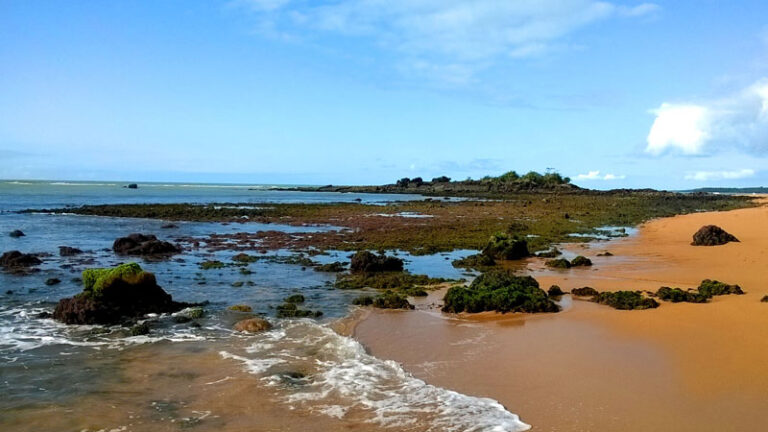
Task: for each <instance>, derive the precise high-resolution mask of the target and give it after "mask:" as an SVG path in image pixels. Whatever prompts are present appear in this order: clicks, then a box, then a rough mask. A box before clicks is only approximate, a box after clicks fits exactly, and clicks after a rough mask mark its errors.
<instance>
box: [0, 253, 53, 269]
mask: <svg viewBox="0 0 768 432" xmlns="http://www.w3.org/2000/svg"><path fill="white" fill-rule="evenodd" d="M42 263H43V262H42V261H40V258H38V257H37V256H36V255H33V254H25V253H21V252H19V251H17V250H14V251H9V252H6V253H4V254H3V255H2V256H0V267H3V268H4V269H6V270H12V271H13V270H23V269H26V268H28V267H33V266H36V265H40V264H42Z"/></svg>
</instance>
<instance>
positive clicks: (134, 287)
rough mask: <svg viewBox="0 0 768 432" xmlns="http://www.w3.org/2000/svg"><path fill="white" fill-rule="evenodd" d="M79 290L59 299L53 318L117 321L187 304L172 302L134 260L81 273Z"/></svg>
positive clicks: (72, 320)
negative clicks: (81, 287) (81, 289)
mask: <svg viewBox="0 0 768 432" xmlns="http://www.w3.org/2000/svg"><path fill="white" fill-rule="evenodd" d="M83 285H84V287H83V291H82V292H81V293H80V294H77V295H76V296H74V297H70V298H64V299H61V300H59V303H58V304H57V305H56V309H55V310H54V312H53V317H54V319H56V320H58V321H61V322H63V323H66V324H119V323H122V322H125V321H127V320H131V319H136V318H140V317H142V316H144V315H146V314H148V313H165V312H176V311H178V310H181V309H183V308H185V307H187V306H189V305H188V304H185V303H179V302H175V301H173V299H172V298H171V295H170V294H168V293H166V292H165V291H164V290H163V289H162V288H161V287H159V286H158V285H157V281H156V280H155V275H154V274H152V273H149V272H145V271H143V270H142V269H141V267H140V266H139V265H138V264H136V263H128V264H122V265H119V266H117V267H114V268H106V269H88V270H85V271H84V272H83Z"/></svg>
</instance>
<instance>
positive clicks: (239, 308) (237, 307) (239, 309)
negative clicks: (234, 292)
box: [227, 304, 253, 312]
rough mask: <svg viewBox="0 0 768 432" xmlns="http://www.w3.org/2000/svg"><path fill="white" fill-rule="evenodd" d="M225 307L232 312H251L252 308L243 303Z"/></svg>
mask: <svg viewBox="0 0 768 432" xmlns="http://www.w3.org/2000/svg"><path fill="white" fill-rule="evenodd" d="M227 309H228V310H231V311H233V312H253V308H252V307H250V306H248V305H244V304H236V305H232V306H230V307H228V308H227Z"/></svg>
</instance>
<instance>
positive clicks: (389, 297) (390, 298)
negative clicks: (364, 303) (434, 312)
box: [372, 290, 413, 309]
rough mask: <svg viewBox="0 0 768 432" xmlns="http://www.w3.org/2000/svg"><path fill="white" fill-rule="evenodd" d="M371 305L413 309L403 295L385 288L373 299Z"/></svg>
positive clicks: (382, 307)
mask: <svg viewBox="0 0 768 432" xmlns="http://www.w3.org/2000/svg"><path fill="white" fill-rule="evenodd" d="M372 304H373V307H376V308H379V309H413V305H412V304H410V303H409V302H408V299H406V298H405V296H404V295H402V294H399V293H396V292H394V291H391V290H387V291H385V292H384V293H382V294H381V295H378V296H376V297H375V298H374V299H373V303H372Z"/></svg>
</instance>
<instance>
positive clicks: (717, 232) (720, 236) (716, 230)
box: [691, 225, 739, 246]
mask: <svg viewBox="0 0 768 432" xmlns="http://www.w3.org/2000/svg"><path fill="white" fill-rule="evenodd" d="M738 241H739V239H737V238H736V237H734V236H733V235H731V234H729V233H727V232H726V231H725V230H723V229H722V228H720V227H719V226H716V225H706V226H703V227H701V228H700V229H699V230H698V231H696V234H694V235H693V243H691V244H692V245H693V246H718V245H724V244H726V243H728V242H738Z"/></svg>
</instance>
